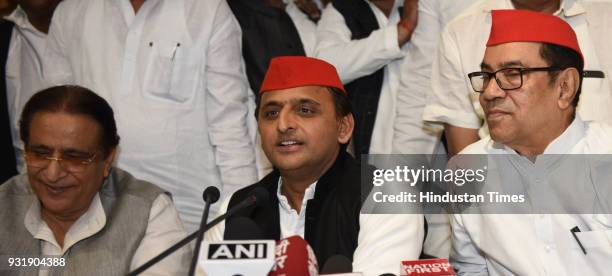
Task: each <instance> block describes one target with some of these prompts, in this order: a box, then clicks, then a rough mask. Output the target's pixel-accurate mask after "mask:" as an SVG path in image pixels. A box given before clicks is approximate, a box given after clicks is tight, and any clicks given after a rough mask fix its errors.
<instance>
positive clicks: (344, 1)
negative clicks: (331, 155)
mask: <svg viewBox="0 0 612 276" xmlns="http://www.w3.org/2000/svg"><path fill="white" fill-rule="evenodd" d="M332 4H333V5H334V8H336V10H338V12H340V14H342V16H343V17H344V22H345V23H346V26H347V27H348V28H349V30H351V39H352V40H356V39H362V38H366V37H368V36H370V33H372V32H373V31H375V30H377V29H379V26H378V21H376V16H375V15H374V12H372V9H370V6H369V5H368V3H367V2H366V1H365V0H357V1H355V0H332ZM383 78H384V67H383V68H381V69H379V70H378V71H376V72H374V73H373V74H371V75H368V76H363V77H361V78H358V79H356V80H354V81H352V82H350V83H348V84H346V85H345V89H346V90H347V91H348V95H349V99H350V100H351V104H352V105H353V115H354V116H355V130H353V145H354V146H355V153H356V154H357V155H360V154H367V153H368V151H369V150H370V141H371V140H372V132H373V130H374V122H375V120H376V112H377V111H378V100H379V98H380V90H381V89H382V84H383Z"/></svg>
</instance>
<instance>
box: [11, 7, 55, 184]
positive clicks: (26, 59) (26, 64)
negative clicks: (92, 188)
mask: <svg viewBox="0 0 612 276" xmlns="http://www.w3.org/2000/svg"><path fill="white" fill-rule="evenodd" d="M60 1H61V0H16V1H15V3H16V4H17V6H16V8H15V9H14V10H13V11H12V12H11V13H10V14H9V15H7V16H5V17H4V19H3V20H2V21H1V23H0V24H1V26H0V28H2V33H1V34H0V35H1V36H2V45H1V46H0V47H2V51H1V52H0V53H1V54H2V55H1V56H0V58H1V62H0V64H1V65H3V66H2V73H3V74H2V88H1V89H2V91H3V93H2V99H0V100H1V101H2V102H4V101H6V108H7V109H6V112H7V113H8V119H9V121H8V122H9V125H10V127H9V128H8V129H6V132H5V131H4V129H3V132H2V134H1V135H2V136H3V138H2V139H7V135H10V136H8V139H9V140H8V141H10V143H11V149H10V150H9V148H8V147H7V148H6V149H7V150H6V151H4V150H3V151H2V152H3V153H6V154H2V158H3V159H6V160H5V161H4V162H2V164H6V165H5V166H3V167H4V168H3V169H2V170H3V171H6V170H8V171H13V173H14V172H15V166H16V168H17V171H19V172H24V171H25V165H24V163H23V157H22V155H21V151H22V150H23V145H22V144H21V140H20V139H19V128H18V125H19V116H20V114H21V110H22V109H23V106H24V105H25V103H26V102H27V101H28V99H29V98H30V97H31V96H32V95H33V94H34V93H35V92H36V91H39V90H41V89H43V88H46V87H47V86H48V85H47V83H46V82H45V81H44V79H43V77H44V70H43V66H42V56H43V55H44V49H45V38H46V36H47V32H48V31H49V25H50V24H51V17H52V16H53V11H54V10H55V8H56V7H57V5H58V4H59V2H60ZM0 112H2V116H4V115H5V113H4V112H5V111H3V110H0ZM3 144H4V143H3ZM10 152H13V154H12V155H11V154H10ZM9 175H11V173H10V172H3V173H2V176H0V180H3V181H4V180H6V178H5V177H6V176H9Z"/></svg>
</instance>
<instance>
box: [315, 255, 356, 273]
mask: <svg viewBox="0 0 612 276" xmlns="http://www.w3.org/2000/svg"><path fill="white" fill-rule="evenodd" d="M351 272H353V263H352V262H351V260H350V259H349V258H347V257H346V256H344V255H333V256H331V257H329V258H327V260H326V261H325V265H323V269H322V270H321V274H339V273H351Z"/></svg>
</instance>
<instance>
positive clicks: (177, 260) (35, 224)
mask: <svg viewBox="0 0 612 276" xmlns="http://www.w3.org/2000/svg"><path fill="white" fill-rule="evenodd" d="M40 208H41V207H40V202H39V201H38V200H34V201H33V202H32V205H30V209H28V211H27V213H26V216H25V219H24V224H25V226H26V229H28V232H30V234H32V236H33V237H34V238H36V239H38V240H40V244H41V255H50V256H62V255H64V254H65V253H66V252H67V251H68V250H70V248H71V247H72V246H73V245H75V244H76V243H78V242H79V241H81V240H84V239H87V238H89V237H91V236H93V235H95V234H96V233H98V232H100V230H102V229H103V228H104V226H105V225H106V214H105V213H104V208H103V207H102V202H101V201H100V195H99V193H97V194H96V195H95V196H94V198H93V200H92V202H91V205H90V207H89V210H87V212H85V213H84V214H83V215H81V217H79V219H78V220H77V221H76V222H75V223H74V224H73V225H72V226H71V227H70V230H68V232H67V233H66V236H65V237H64V246H63V247H62V246H60V245H59V244H58V242H57V241H56V239H55V236H54V235H53V232H52V231H51V229H50V228H49V226H48V225H47V223H46V222H45V221H44V220H42V218H41V215H40ZM186 236H187V233H185V229H184V228H183V225H182V223H181V221H180V219H179V217H178V213H177V212H176V209H175V208H174V205H173V204H172V200H171V199H170V197H168V196H167V195H165V194H161V195H159V196H158V197H157V198H156V199H155V201H153V204H152V206H151V212H150V213H149V222H148V225H147V230H146V232H145V236H144V237H143V238H142V241H141V242H140V245H139V246H138V248H137V249H136V251H135V252H134V256H133V257H132V260H131V262H130V271H131V270H134V269H136V268H138V267H139V266H140V265H142V264H144V263H145V262H147V261H149V260H150V259H152V258H153V257H155V256H157V255H158V254H159V253H161V252H163V251H164V250H166V249H168V248H169V247H170V246H172V245H174V244H175V243H177V242H178V241H180V240H182V239H183V238H184V237H186ZM191 251H192V249H191V247H189V246H187V247H183V248H182V249H179V250H178V251H177V252H175V253H173V254H172V255H170V256H168V257H166V258H165V259H164V260H163V261H161V262H159V263H157V264H156V265H155V266H153V267H151V268H149V269H148V270H146V271H145V272H143V274H142V275H185V274H187V270H188V267H185V263H186V262H185V260H186V259H190V256H191V253H192V252H191ZM100 265H103V264H100ZM49 272H50V270H40V271H39V273H38V275H39V276H46V275H49Z"/></svg>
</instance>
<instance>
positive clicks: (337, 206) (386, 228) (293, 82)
mask: <svg viewBox="0 0 612 276" xmlns="http://www.w3.org/2000/svg"><path fill="white" fill-rule="evenodd" d="M260 93H261V94H260V97H261V98H260V101H259V103H258V106H257V107H258V112H257V119H258V126H259V132H260V134H261V139H262V147H263V150H264V152H265V153H266V156H267V157H268V159H269V160H270V162H271V163H272V164H273V165H274V167H275V169H274V171H273V172H272V173H270V174H268V175H267V176H266V177H265V178H264V179H262V180H261V181H260V182H258V183H256V184H253V185H251V186H248V187H246V188H244V189H242V190H239V191H237V192H235V193H234V194H233V195H232V197H231V199H229V200H228V201H226V202H225V203H224V206H223V207H222V208H221V209H222V210H223V209H225V210H227V209H228V208H231V207H232V206H235V205H236V204H238V203H240V202H241V201H242V200H243V199H245V198H246V197H248V196H249V195H250V194H251V191H252V190H253V189H254V188H257V187H263V188H265V189H266V190H268V191H269V193H270V200H269V202H264V203H262V204H261V205H258V206H257V207H251V208H248V209H246V210H245V211H244V212H241V213H239V214H238V216H244V217H248V218H250V219H252V220H253V221H255V223H256V224H257V225H258V226H259V227H260V228H261V229H262V232H263V234H264V238H267V239H275V240H278V239H281V238H284V237H288V236H292V235H300V236H302V237H304V238H305V239H306V241H308V243H309V244H310V246H311V247H312V248H313V250H314V251H315V254H316V256H317V260H318V262H319V266H320V267H323V266H324V264H325V262H326V260H327V259H328V258H329V257H331V256H333V255H338V254H339V255H343V256H345V257H347V258H348V259H350V260H352V263H353V270H354V271H358V272H363V273H365V275H380V274H382V273H398V270H399V264H400V261H401V260H409V259H415V258H418V256H419V253H420V252H421V246H422V243H423V237H424V220H423V216H422V215H386V214H376V215H373V214H360V210H361V206H362V202H361V196H362V193H367V192H369V188H367V187H366V188H364V187H362V186H361V181H360V165H359V164H358V163H357V161H356V160H355V159H353V157H351V156H350V155H349V154H348V153H346V150H345V149H346V144H347V143H348V142H349V140H350V139H351V136H352V132H353V128H354V119H353V114H352V111H351V105H350V103H349V101H348V98H347V95H346V91H345V89H344V87H343V85H342V83H341V82H340V79H339V77H338V74H337V72H336V70H335V68H334V67H333V66H332V65H330V64H329V63H327V62H324V61H322V60H318V59H314V58H307V57H296V56H287V57H278V58H274V59H272V60H271V63H270V67H269V69H268V72H267V73H266V77H265V78H264V81H263V84H262V87H261V90H260ZM363 189H367V190H363ZM226 225H229V224H226ZM223 228H225V226H221V227H218V228H215V229H213V230H212V233H210V234H209V239H220V238H221V236H222V235H223V233H224V232H225V233H227V232H228V231H233V232H235V229H233V230H232V229H225V230H228V231H225V230H224V229H223Z"/></svg>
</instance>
